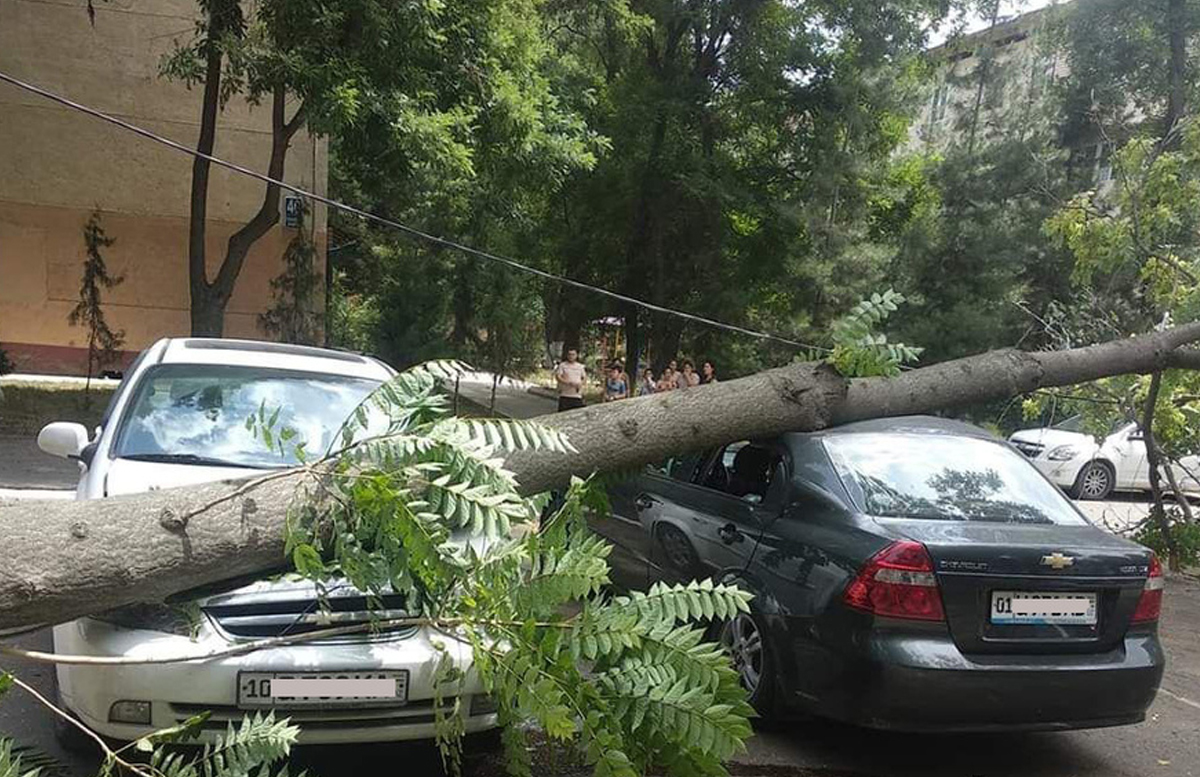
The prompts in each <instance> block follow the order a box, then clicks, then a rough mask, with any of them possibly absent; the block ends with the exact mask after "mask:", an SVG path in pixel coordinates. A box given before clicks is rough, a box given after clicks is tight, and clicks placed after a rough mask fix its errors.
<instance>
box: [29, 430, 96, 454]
mask: <svg viewBox="0 0 1200 777" xmlns="http://www.w3.org/2000/svg"><path fill="white" fill-rule="evenodd" d="M37 444H38V447H39V448H41V449H42V450H43V451H45V452H46V453H49V454H50V455H51V456H60V457H62V458H64V459H75V460H76V461H78V460H79V454H81V453H82V452H83V449H84V448H86V447H87V444H88V433H87V429H85V428H84V426H83V424H76V423H71V422H69V421H55V422H54V423H52V424H46V426H44V427H43V428H42V431H40V432H38V438H37Z"/></svg>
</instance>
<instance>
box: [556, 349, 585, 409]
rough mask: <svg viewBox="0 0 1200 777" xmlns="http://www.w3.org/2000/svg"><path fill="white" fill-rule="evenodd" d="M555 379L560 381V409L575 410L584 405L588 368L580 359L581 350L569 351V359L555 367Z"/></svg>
mask: <svg viewBox="0 0 1200 777" xmlns="http://www.w3.org/2000/svg"><path fill="white" fill-rule="evenodd" d="M554 379H555V380H556V381H557V382H558V410H559V412H560V413H561V412H562V411H563V410H574V409H575V408H577V407H583V383H584V381H585V380H587V370H586V369H585V368H584V366H583V364H582V363H581V362H580V361H579V351H576V350H575V349H574V348H572V349H571V350H569V351H567V360H566V361H563V362H559V363H558V366H557V367H555V368H554Z"/></svg>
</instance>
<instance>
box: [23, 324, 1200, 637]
mask: <svg viewBox="0 0 1200 777" xmlns="http://www.w3.org/2000/svg"><path fill="white" fill-rule="evenodd" d="M1197 340H1200V323H1193V324H1187V325H1184V326H1181V327H1177V328H1175V329H1171V330H1167V331H1164V332H1157V333H1154V334H1151V335H1146V336H1143V337H1137V338H1132V339H1128V340H1120V341H1114V342H1111V343H1105V344H1102V345H1097V346H1090V347H1087V348H1078V349H1072V350H1068V351H1052V352H1041V353H1027V352H1020V351H1014V350H1002V351H992V352H989V353H985V354H981V355H979V356H972V357H968V358H964V359H958V360H955V361H951V362H945V363H942V364H938V365H934V366H931V367H924V368H921V369H916V370H912V371H909V372H906V373H904V374H903V375H901V376H899V377H896V378H864V379H858V380H853V381H847V380H845V379H844V378H842V377H840V376H839V375H837V374H836V373H835V372H834V371H833V370H832V368H830V367H828V366H826V365H822V364H814V363H797V364H793V365H790V366H787V367H782V368H779V369H775V370H768V371H766V372H763V373H759V374H757V375H752V376H750V377H746V378H740V379H738V380H731V381H727V382H724V383H717V384H713V385H710V386H704V387H700V388H696V389H689V390H685V391H675V392H670V393H666V394H661V395H656V396H651V397H643V398H639V399H633V400H628V401H623V402H614V403H609V404H605V405H602V406H597V407H590V408H586V409H583V410H579V411H574V412H571V413H564V414H562V415H553V416H545V417H543V418H542V419H541V420H542V421H544V422H545V423H547V424H548V425H552V426H554V427H556V428H558V429H560V430H562V431H564V432H566V433H567V435H568V436H569V438H570V439H571V441H572V443H573V444H574V445H575V447H576V448H577V449H578V453H576V454H573V455H570V456H562V455H550V454H545V453H522V454H519V455H516V456H514V457H513V458H512V459H511V460H510V465H511V466H512V468H513V470H514V471H515V472H516V473H517V476H518V478H519V479H520V481H521V483H522V487H523V490H524V491H526V492H528V493H534V492H538V491H542V490H545V489H547V488H551V487H553V486H555V485H557V484H561V483H563V482H565V481H566V479H567V478H568V477H570V476H571V475H573V474H579V475H586V474H588V473H590V472H593V471H596V470H612V469H625V468H630V467H635V466H638V465H641V464H645V463H649V462H653V461H658V460H661V459H662V458H664V457H666V456H668V455H670V454H672V453H675V452H678V451H681V450H687V449H694V448H703V447H710V446H715V445H720V444H723V443H727V442H731V441H734V440H738V439H745V438H753V437H762V436H769V435H773V434H778V433H780V432H784V431H797V430H798V431H805V430H816V429H822V428H825V427H828V426H832V425H835V424H841V423H847V422H850V421H855V420H860V419H864V418H875V417H884V416H898V415H907V414H912V413H922V412H934V411H938V410H942V409H945V408H951V407H954V406H958V405H963V404H969V403H976V402H983V401H988V400H993V399H999V398H1004V397H1012V396H1017V395H1019V394H1023V393H1026V392H1030V391H1033V390H1036V389H1039V388H1047V387H1053V386H1065V385H1070V384H1074V383H1080V382H1084V381H1088V380H1094V379H1096V378H1101V377H1105V376H1110V375H1118V374H1123V373H1147V372H1153V371H1155V370H1161V369H1163V368H1165V367H1170V366H1175V365H1176V364H1179V365H1180V366H1183V365H1187V366H1191V365H1192V364H1193V363H1194V362H1195V361H1196V357H1195V352H1194V351H1191V350H1190V349H1185V350H1183V351H1180V350H1178V349H1180V347H1181V346H1184V345H1187V344H1189V343H1192V342H1195V341H1197ZM305 477H308V475H307V474H306V473H305V472H303V471H291V472H285V473H282V474H276V475H272V476H270V477H269V478H266V479H264V480H263V481H262V482H260V483H258V484H257V485H255V486H254V487H253V488H250V489H247V488H246V483H245V482H244V481H232V482H220V483H212V484H207V485H203V486H192V487H187V488H179V489H170V490H164V491H154V492H150V493H146V494H138V495H133V496H122V497H114V498H111V499H104V500H97V501H90V502H21V503H18V504H15V505H10V506H7V507H0V548H2V553H3V557H2V558H0V630H7V629H13V628H19V627H23V626H30V625H35V624H40V623H58V622H62V621H65V620H70V619H72V618H76V617H79V616H81V615H86V614H89V613H94V612H99V611H102V610H106V609H111V608H113V607H118V606H121V605H124V604H129V603H132V602H135V601H161V600H162V599H164V598H166V597H168V596H170V595H172V594H176V593H179V592H183V591H189V590H191V589H194V588H196V587H199V586H203V585H207V584H212V583H216V582H219V581H222V580H228V579H231V578H235V577H239V576H242V575H247V574H253V573H259V572H263V571H266V570H270V569H276V568H279V567H280V566H281V565H282V564H283V539H282V538H283V525H284V519H285V516H286V511H287V506H288V503H289V502H290V500H291V497H292V494H293V492H294V491H295V489H296V487H297V485H298V484H299V483H300V482H301V480H302V479H303V478H305Z"/></svg>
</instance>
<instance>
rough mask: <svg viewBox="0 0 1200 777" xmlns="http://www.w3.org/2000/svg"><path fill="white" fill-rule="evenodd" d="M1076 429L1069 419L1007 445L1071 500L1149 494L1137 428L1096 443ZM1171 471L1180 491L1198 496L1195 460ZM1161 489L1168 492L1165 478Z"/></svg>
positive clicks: (1199, 472) (1199, 460)
mask: <svg viewBox="0 0 1200 777" xmlns="http://www.w3.org/2000/svg"><path fill="white" fill-rule="evenodd" d="M1081 429H1082V427H1081V425H1080V422H1079V418H1078V416H1073V417H1071V418H1068V419H1066V420H1065V421H1063V422H1061V423H1059V424H1055V425H1054V426H1049V427H1045V428H1042V429H1022V430H1021V431H1018V432H1013V434H1012V435H1011V436H1009V438H1008V440H1009V442H1011V443H1012V444H1013V446H1015V447H1016V448H1017V450H1019V451H1021V453H1023V454H1025V455H1026V456H1027V457H1029V459H1030V460H1031V462H1032V463H1033V465H1034V466H1035V467H1037V468H1038V469H1039V470H1040V471H1041V472H1042V474H1043V475H1045V476H1046V477H1047V478H1049V479H1050V480H1051V481H1053V482H1054V483H1055V484H1056V485H1058V486H1060V487H1061V488H1063V489H1064V490H1065V491H1067V493H1069V494H1070V495H1071V496H1072V497H1074V498H1076V499H1104V498H1106V497H1108V496H1109V495H1110V494H1112V493H1113V492H1114V491H1149V490H1150V465H1149V461H1148V459H1147V456H1146V443H1145V441H1144V440H1143V439H1142V432H1141V428H1140V427H1139V426H1138V424H1137V423H1135V422H1129V423H1124V424H1121V425H1119V426H1118V427H1116V429H1115V430H1114V431H1113V432H1112V434H1110V435H1108V436H1107V437H1105V438H1104V439H1103V440H1100V441H1097V440H1096V438H1095V437H1093V436H1092V435H1090V434H1086V433H1084V432H1083V431H1081ZM1171 469H1172V473H1173V474H1174V475H1175V478H1176V481H1177V482H1178V484H1179V489H1180V490H1181V491H1183V492H1185V493H1188V494H1198V493H1200V480H1198V479H1197V478H1198V476H1200V457H1197V456H1184V457H1183V458H1182V459H1180V460H1179V462H1178V463H1177V464H1174V465H1172V467H1171ZM1163 487H1164V488H1167V487H1168V484H1167V482H1166V479H1165V477H1164V479H1163Z"/></svg>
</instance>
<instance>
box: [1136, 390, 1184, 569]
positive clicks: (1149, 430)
mask: <svg viewBox="0 0 1200 777" xmlns="http://www.w3.org/2000/svg"><path fill="white" fill-rule="evenodd" d="M1161 386H1162V372H1155V373H1154V374H1153V375H1152V376H1151V377H1150V389H1149V390H1148V391H1147V392H1146V404H1145V405H1144V407H1143V408H1142V442H1143V443H1144V444H1145V446H1146V464H1147V466H1148V467H1149V470H1150V496H1151V499H1152V500H1153V501H1152V504H1151V505H1150V520H1151V522H1152V523H1154V524H1155V525H1156V526H1158V529H1159V531H1160V532H1162V536H1163V544H1165V545H1166V547H1167V564H1168V566H1170V568H1171V569H1173V570H1176V571H1178V569H1179V553H1178V551H1176V549H1175V540H1174V538H1173V537H1172V536H1171V522H1170V521H1169V520H1168V519H1167V511H1166V508H1165V506H1164V505H1163V493H1162V475H1161V473H1160V471H1159V467H1160V466H1162V457H1161V456H1159V450H1158V443H1157V442H1155V440H1154V409H1155V407H1157V406H1158V392H1159V389H1160V388H1161Z"/></svg>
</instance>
